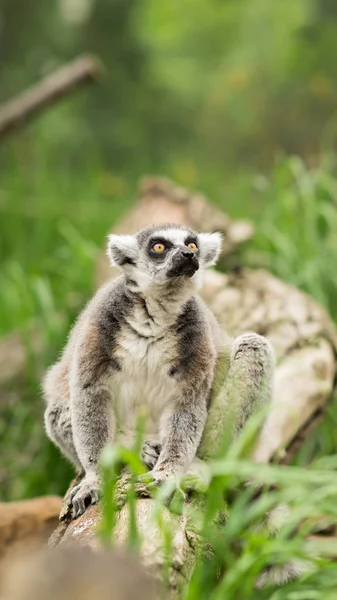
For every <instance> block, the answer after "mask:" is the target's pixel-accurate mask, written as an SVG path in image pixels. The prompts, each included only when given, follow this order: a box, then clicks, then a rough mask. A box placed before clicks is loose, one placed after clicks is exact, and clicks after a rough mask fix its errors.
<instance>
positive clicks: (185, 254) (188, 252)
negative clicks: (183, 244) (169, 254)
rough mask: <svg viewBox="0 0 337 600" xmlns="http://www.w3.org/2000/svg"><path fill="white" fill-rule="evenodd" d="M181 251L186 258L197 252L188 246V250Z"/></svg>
mask: <svg viewBox="0 0 337 600" xmlns="http://www.w3.org/2000/svg"><path fill="white" fill-rule="evenodd" d="M181 253H182V255H183V256H184V257H185V258H192V256H194V254H195V252H192V250H189V249H188V248H186V250H185V249H184V250H182V251H181Z"/></svg>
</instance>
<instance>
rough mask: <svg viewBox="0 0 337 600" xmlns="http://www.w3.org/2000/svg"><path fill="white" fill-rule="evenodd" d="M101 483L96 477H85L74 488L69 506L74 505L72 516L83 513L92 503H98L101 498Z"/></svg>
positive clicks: (75, 516) (74, 517) (75, 517)
mask: <svg viewBox="0 0 337 600" xmlns="http://www.w3.org/2000/svg"><path fill="white" fill-rule="evenodd" d="M99 491H100V488H99V483H98V481H97V479H96V478H95V477H88V476H86V477H84V478H83V479H82V481H81V482H80V483H79V484H78V485H76V486H75V487H74V488H73V489H72V490H71V494H70V498H69V506H70V507H72V515H71V516H72V518H73V519H77V517H79V516H81V515H83V513H84V512H85V510H86V508H88V506H90V504H97V502H98V500H99Z"/></svg>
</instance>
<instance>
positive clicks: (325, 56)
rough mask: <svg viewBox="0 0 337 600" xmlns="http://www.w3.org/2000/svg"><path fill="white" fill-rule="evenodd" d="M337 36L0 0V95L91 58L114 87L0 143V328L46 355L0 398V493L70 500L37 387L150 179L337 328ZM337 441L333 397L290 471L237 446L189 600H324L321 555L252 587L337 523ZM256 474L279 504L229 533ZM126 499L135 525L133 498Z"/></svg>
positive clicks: (312, 7)
mask: <svg viewBox="0 0 337 600" xmlns="http://www.w3.org/2000/svg"><path fill="white" fill-rule="evenodd" d="M336 39H337V4H336V3H335V2H334V0H296V1H294V0H274V1H273V2H270V1H268V0H236V1H234V0H226V2H222V1H220V0H211V1H206V0H193V1H192V0H185V2H178V0H170V1H169V2H166V3H165V2H164V3H163V2H155V1H154V0H129V1H128V2H126V1H125V0H48V2H46V1H44V2H42V0H25V1H23V0H2V2H1V6H0V59H1V63H0V101H1V102H2V101H5V100H6V99H9V98H10V97H11V96H14V95H16V94H18V93H19V92H20V91H22V90H23V89H25V88H26V87H27V86H28V85H30V84H31V83H33V82H35V81H37V80H38V79H39V78H40V77H41V76H43V75H44V74H46V73H48V72H49V71H51V70H53V69H54V68H56V67H57V66H58V65H60V64H62V63H63V62H64V61H67V60H70V59H72V58H74V57H75V56H76V55H77V54H79V53H82V52H87V51H90V52H95V53H97V54H98V55H99V56H100V57H101V59H102V60H103V63H104V65H105V67H106V75H105V77H104V79H103V80H102V82H100V83H99V84H97V85H95V86H93V87H91V88H90V89H87V90H85V91H81V92H78V93H77V94H75V95H74V96H72V97H71V98H69V99H68V100H66V101H64V102H62V103H61V104H60V105H58V106H55V107H53V108H51V109H49V110H48V111H47V112H46V113H44V114H43V115H42V116H41V117H40V118H38V119H37V120H36V121H35V122H34V123H32V124H31V125H30V126H29V127H27V128H26V129H25V130H24V131H22V132H19V133H17V134H15V135H13V136H12V138H8V140H6V142H5V143H4V144H3V145H2V146H1V148H0V259H1V270H0V335H7V334H10V333H11V332H13V331H16V330H20V331H21V332H23V334H24V336H25V338H26V339H27V340H28V339H29V331H31V328H32V327H37V328H38V332H39V336H40V338H41V339H40V349H39V351H38V352H34V351H33V350H32V348H31V347H29V345H28V344H27V366H26V373H25V374H24V378H23V381H20V382H18V384H17V386H15V387H14V386H13V387H11V388H10V389H9V390H8V389H6V390H1V396H0V453H1V461H0V500H14V499H19V498H23V497H29V496H34V495H40V494H44V493H60V494H62V493H64V491H65V490H66V487H67V484H68V482H69V479H70V477H71V468H70V466H69V465H68V464H67V463H66V461H65V460H64V459H63V458H62V457H61V456H60V454H59V452H58V451H57V450H56V449H55V448H54V447H53V446H52V445H51V444H50V443H49V442H48V441H47V438H46V436H45V434H44V431H43V402H42V398H41V393H40V381H41V377H42V374H43V372H44V370H45V369H46V368H47V367H48V366H49V365H50V364H51V363H52V362H53V361H54V360H55V359H56V358H57V356H58V353H59V352H60V350H61V348H62V346H63V344H64V341H65V339H66V336H67V333H68V331H69V327H70V326H71V324H72V322H73V321H74V319H75V318H76V315H77V314H78V312H79V311H80V309H81V308H82V307H83V306H84V304H85V302H86V301H87V300H88V298H89V297H90V295H91V294H92V293H93V287H94V286H93V272H94V266H95V261H96V258H97V255H98V252H99V251H100V248H102V246H103V244H104V238H105V236H106V234H107V231H108V229H109V228H110V227H111V226H112V225H113V223H114V222H115V221H116V220H117V219H118V218H119V217H120V216H121V215H122V214H123V213H124V212H125V211H127V209H128V208H129V207H130V206H131V203H132V198H133V197H134V194H135V189H136V181H137V179H138V178H139V177H140V176H141V175H144V174H146V173H148V172H153V173H161V174H164V175H167V176H170V177H172V178H174V179H175V180H177V181H178V182H180V183H181V184H183V185H187V186H189V187H193V188H198V189H200V190H202V191H203V192H204V193H205V194H206V195H208V196H209V197H210V199H211V200H212V201H214V202H215V203H216V204H217V205H218V206H220V207H221V208H222V209H223V210H224V211H225V212H228V213H229V214H230V215H231V216H233V217H250V218H251V219H253V220H254V222H255V224H256V229H257V235H256V236H255V238H254V240H253V241H252V242H251V244H249V246H248V247H247V250H246V251H245V254H244V256H243V260H244V262H245V264H248V265H252V266H261V265H262V266H266V267H267V268H269V269H270V270H271V271H273V272H274V273H275V274H276V275H278V276H280V277H282V278H283V279H285V280H286V281H288V282H290V283H293V284H295V285H297V286H299V287H300V288H302V289H303V290H305V291H307V292H308V293H310V294H311V295H312V296H313V297H314V298H316V299H317V300H318V301H319V302H321V303H322V304H323V305H324V306H325V307H326V308H327V309H328V310H329V311H330V313H331V314H332V316H333V318H334V319H337V302H336V296H337V280H336V278H335V262H336V261H335V257H336V251H337V238H336V230H337V174H336V161H335V156H334V150H335V141H336V136H337V120H336V118H335V110H336V109H335V107H336V99H337V83H336V82H337V63H336V61H335V57H334V50H335V43H336V42H335V41H336ZM322 149H323V150H324V152H323V153H322V152H321V150H322ZM335 431H336V401H335V402H334V403H332V404H331V406H330V407H329V409H328V411H327V415H326V417H325V419H324V421H323V423H322V424H321V425H320V426H319V428H318V429H317V430H316V432H315V433H314V435H311V436H310V439H309V440H307V442H306V444H305V445H304V447H303V448H302V450H301V453H300V455H299V456H298V458H297V460H296V469H295V470H294V471H291V470H289V469H285V470H283V469H279V468H278V467H276V466H274V467H268V468H266V469H264V470H260V467H256V466H254V465H250V464H247V463H246V462H245V461H242V460H239V459H240V458H241V457H240V452H239V450H237V453H235V452H236V451H235V449H233V452H232V454H231V455H230V456H228V457H226V458H222V460H221V462H219V463H217V464H215V465H213V466H211V469H212V483H211V487H210V490H209V492H208V493H207V494H206V495H205V497H204V498H203V501H202V502H203V503H204V504H205V503H206V506H207V511H206V513H202V514H201V513H200V511H199V512H198V511H197V514H196V516H197V517H198V518H199V517H200V518H199V521H198V519H197V521H198V522H199V525H198V526H200V523H201V530H202V535H204V536H205V538H206V539H208V540H212V542H213V543H214V546H215V549H216V551H215V553H214V556H212V557H209V560H208V561H204V562H203V563H201V562H200V564H198V569H197V570H196V571H195V573H194V575H193V578H192V581H191V585H190V588H189V590H188V598H190V599H191V600H192V599H194V598H204V597H207V598H214V600H217V599H218V598H219V599H220V598H223V597H226V598H227V599H228V600H230V599H231V598H233V599H234V598H235V600H236V599H239V598H247V597H249V598H255V597H256V598H259V599H261V598H269V599H271V598H272V599H273V600H283V599H289V600H300V599H303V600H304V599H305V600H308V599H309V598H312V599H316V598H321V597H325V598H327V599H328V598H331V600H332V598H333V597H334V594H335V591H334V590H335V588H336V584H337V582H336V570H335V568H331V565H329V563H328V562H327V561H322V562H321V563H320V565H321V567H322V568H320V569H318V570H317V571H316V572H315V573H313V574H311V575H308V576H306V577H304V580H303V581H302V582H300V583H299V584H297V583H296V584H293V585H292V586H289V587H288V588H285V589H284V590H280V591H277V592H274V593H273V595H270V593H269V592H268V593H267V592H266V593H265V592H261V591H258V592H257V591H256V590H254V589H253V582H254V578H255V576H256V574H257V570H259V569H262V568H263V567H264V566H266V565H267V564H268V561H269V560H270V557H271V556H272V557H273V558H274V559H275V560H276V561H280V562H282V561H283V560H287V559H289V558H290V557H294V556H299V557H301V556H303V553H304V538H305V534H306V529H305V525H304V526H303V525H302V518H303V517H305V519H308V520H309V521H310V520H313V519H316V518H317V516H318V515H319V516H322V515H326V516H328V517H331V518H332V519H336V503H335V487H336V486H335V481H334V478H335V475H334V473H335V469H336V463H335V458H334V457H331V458H329V457H328V458H327V457H326V455H333V454H336V451H337V441H336V435H335ZM324 457H325V458H324ZM314 459H315V460H316V463H314V464H312V465H311V466H310V467H308V466H307V465H308V464H309V463H311V462H312V461H313V460H314ZM132 460H133V462H132ZM128 461H129V462H130V461H131V463H132V464H133V465H135V464H136V459H135V458H134V459H132V456H131V458H130V456H129V457H128V460H127V462H128ZM303 466H305V468H303ZM110 467H111V468H113V467H114V465H112V466H111V465H110ZM106 468H107V469H109V464H108V465H107V466H106ZM135 468H136V467H135ZM247 477H248V478H249V479H250V480H251V481H252V482H254V481H256V482H257V483H261V481H264V482H265V480H267V481H269V482H271V480H273V481H275V482H276V483H277V485H278V492H274V493H273V494H272V493H270V494H267V496H262V498H261V499H260V500H259V501H258V502H257V503H251V502H250V500H251V499H250V491H249V490H247V489H246V490H245V492H244V493H242V494H240V495H238V497H237V498H235V501H234V502H233V503H232V504H231V508H230V513H229V521H228V525H229V526H228V527H226V528H224V529H223V530H220V531H219V527H217V526H215V525H214V524H215V523H216V524H217V521H216V520H215V516H216V515H217V512H218V511H220V510H222V508H223V497H225V498H226V499H227V496H228V498H229V497H232V495H233V490H235V489H236V487H237V485H238V484H240V483H242V482H243V481H244V480H245V479H246V478H247ZM261 478H262V479H261ZM263 478H265V480H263ZM107 489H108V492H107V494H108V493H110V492H109V490H110V491H111V488H109V486H108V487H107ZM160 501H161V500H160V499H159V500H158V502H159V503H160ZM279 501H281V502H288V501H290V502H291V504H292V506H293V509H294V513H293V517H292V519H291V520H290V521H289V524H288V528H286V530H285V532H284V533H283V534H282V535H281V537H280V538H279V539H269V540H268V539H267V538H266V536H265V535H264V534H263V532H262V533H259V534H258V533H257V532H256V527H255V526H256V524H257V523H258V522H259V520H260V519H261V516H262V515H263V514H264V512H265V510H266V507H267V506H273V505H274V504H276V503H277V502H279ZM128 502H129V507H130V514H133V513H132V511H133V510H134V497H133V496H132V493H131V495H130V496H129V498H128ZM109 510H110V512H109ZM111 510H113V507H112V508H111V506H110V508H109V507H108V509H107V512H106V514H105V523H106V524H107V530H108V529H109V527H110V525H111V523H112V522H113V518H114V515H113V514H112V512H111ZM161 515H162V511H161V510H159V509H158V512H157V518H158V519H160V518H161ZM205 515H206V516H205ZM103 525H104V523H103ZM296 527H298V529H299V531H298V534H297V535H296V536H295V537H293V536H292V535H291V534H292V532H293V530H294V528H296ZM103 534H104V531H103ZM137 535H138V534H137V531H136V530H135V528H133V529H132V530H130V545H131V546H132V548H133V549H136V548H137V547H138V545H139V540H138V537H137ZM165 536H166V538H165V539H166V547H167V551H168V552H169V548H170V543H171V541H170V532H167V531H166V532H165ZM239 539H240V540H242V547H241V548H240V552H239V551H238V544H237V541H238V540H239ZM316 550H317V548H314V551H316ZM334 552H335V550H334ZM335 553H336V552H335ZM316 564H317V565H318V561H316ZM318 566H319V565H318ZM219 572H222V573H225V577H224V578H223V580H222V582H221V584H219V583H218V581H216V578H215V574H216V573H219ZM323 594H325V596H323ZM329 594H330V595H329Z"/></svg>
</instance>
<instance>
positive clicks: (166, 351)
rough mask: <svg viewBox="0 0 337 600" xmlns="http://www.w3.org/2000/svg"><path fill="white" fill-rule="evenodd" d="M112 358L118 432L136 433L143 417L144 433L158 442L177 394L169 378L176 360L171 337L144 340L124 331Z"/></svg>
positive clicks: (173, 381)
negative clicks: (115, 369) (115, 371)
mask: <svg viewBox="0 0 337 600" xmlns="http://www.w3.org/2000/svg"><path fill="white" fill-rule="evenodd" d="M114 357H115V358H116V359H117V360H118V362H119V364H120V366H121V371H119V372H118V374H117V376H116V375H115V376H114V379H113V389H112V396H113V405H114V411H115V415H116V418H117V430H118V431H120V432H123V433H126V434H128V433H129V432H133V431H135V429H136V428H137V425H138V422H139V418H140V416H143V417H144V418H145V433H146V434H147V435H150V436H152V437H157V438H158V436H159V431H160V429H161V427H162V426H163V425H164V421H165V420H166V418H168V416H169V415H170V414H171V412H172V407H173V402H174V399H175V397H176V394H177V384H176V382H175V380H174V379H173V378H172V377H171V376H170V375H169V371H170V369H171V367H172V366H173V364H174V363H175V360H176V358H177V355H176V347H175V341H174V339H173V336H170V335H169V334H168V333H167V332H166V334H163V335H161V336H158V337H157V338H156V337H148V338H147V337H145V336H144V337H141V336H139V335H137V333H136V332H134V331H132V329H130V328H125V329H124V331H122V332H121V335H120V336H119V338H118V347H117V348H116V350H115V352H114Z"/></svg>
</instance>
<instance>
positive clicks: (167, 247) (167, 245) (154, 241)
mask: <svg viewBox="0 0 337 600" xmlns="http://www.w3.org/2000/svg"><path fill="white" fill-rule="evenodd" d="M155 244H163V246H165V250H164V251H163V252H155V251H154V250H152V246H154V245H155ZM172 246H173V244H172V242H170V241H169V240H165V239H164V238H157V237H154V238H151V239H150V240H149V244H148V250H147V251H148V254H149V256H150V257H151V258H155V259H158V258H159V259H160V258H163V257H165V256H166V254H167V252H168V250H170V249H171V248H172Z"/></svg>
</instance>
